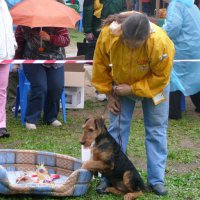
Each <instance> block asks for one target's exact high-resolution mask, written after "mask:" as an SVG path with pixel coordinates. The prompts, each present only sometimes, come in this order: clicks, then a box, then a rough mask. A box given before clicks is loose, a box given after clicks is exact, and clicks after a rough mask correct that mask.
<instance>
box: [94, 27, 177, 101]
mask: <svg viewBox="0 0 200 200" xmlns="http://www.w3.org/2000/svg"><path fill="white" fill-rule="evenodd" d="M173 58H174V45H173V43H172V41H171V40H170V39H169V38H168V36H167V34H166V32H165V31H164V30H162V29H161V28H159V27H158V26H156V25H155V24H152V23H151V34H150V36H149V38H148V39H147V41H146V43H145V44H144V45H143V46H142V47H140V48H138V49H134V50H131V49H129V48H128V47H126V46H125V45H124V43H123V42H122V40H121V38H120V36H116V35H114V34H113V32H112V31H111V29H110V28H109V26H106V27H104V28H103V29H102V31H101V33H100V35H99V38H98V40H97V44H96V49H95V54H94V63H93V71H92V84H93V85H94V87H95V88H96V89H97V90H98V91H99V92H100V93H109V92H110V91H111V90H112V86H113V84H123V83H124V84H128V85H131V87H132V92H133V95H135V96H139V97H146V98H153V97H155V96H157V95H158V94H159V93H161V92H163V89H164V88H165V87H166V86H167V85H168V83H169V81H170V73H171V69H172V64H173Z"/></svg>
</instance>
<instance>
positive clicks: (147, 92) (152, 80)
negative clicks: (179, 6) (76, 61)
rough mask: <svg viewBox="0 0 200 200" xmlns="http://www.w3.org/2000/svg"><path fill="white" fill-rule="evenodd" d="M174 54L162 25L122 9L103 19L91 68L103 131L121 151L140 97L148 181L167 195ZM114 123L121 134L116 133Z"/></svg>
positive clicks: (160, 192) (126, 140)
mask: <svg viewBox="0 0 200 200" xmlns="http://www.w3.org/2000/svg"><path fill="white" fill-rule="evenodd" d="M173 58H174V45H173V43H172V41H171V40H170V39H169V38H168V36H167V34H166V33H165V31H163V30H162V29H161V28H159V27H158V26H156V25H154V24H152V23H150V22H149V20H148V18H147V17H146V15H144V14H140V13H133V12H126V13H121V14H116V15H112V16H110V17H109V18H107V19H106V21H105V22H104V25H103V28H102V30H101V33H100V35H99V38H98V41H97V45H96V49H95V54H94V65H93V72H92V83H93V85H94V86H95V88H96V89H97V90H98V91H99V92H100V93H105V94H107V96H108V109H109V111H110V126H109V130H108V131H109V132H110V134H111V135H112V136H113V137H114V138H115V139H116V141H117V142H119V143H120V144H121V147H122V150H123V151H124V152H125V151H126V148H127V144H128V138H129V133H130V124H131V120H132V115H133V111H134V106H135V102H136V101H137V100H141V102H142V107H143V113H144V125H145V132H146V138H145V144H146V154H147V174H148V176H147V182H148V184H149V186H150V187H151V188H152V190H153V191H154V192H155V193H156V194H158V195H167V189H166V187H165V183H164V172H165V165H166V159H167V137H166V136H167V133H166V132H167V126H168V112H169V80H170V73H171V69H172V64H173ZM119 123H120V124H119ZM119 127H120V134H121V137H118V134H119V131H118V129H119Z"/></svg>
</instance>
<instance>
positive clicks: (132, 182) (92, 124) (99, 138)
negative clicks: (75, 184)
mask: <svg viewBox="0 0 200 200" xmlns="http://www.w3.org/2000/svg"><path fill="white" fill-rule="evenodd" d="M80 143H81V144H82V145H84V147H85V148H87V147H91V153H92V158H91V159H90V160H88V161H86V162H84V163H83V165H82V168H84V169H87V170H90V171H92V172H100V173H102V174H103V176H104V177H106V178H107V179H108V180H109V182H110V183H111V186H110V187H107V188H106V192H111V193H113V194H116V195H121V194H124V200H133V199H136V198H137V197H138V196H140V195H142V194H143V192H142V191H144V190H145V186H144V182H143V180H142V178H141V177H140V175H139V173H138V171H137V170H136V168H135V167H134V165H133V164H132V162H131V161H130V160H129V159H128V157H127V156H126V155H125V154H124V153H123V152H122V150H121V147H120V145H119V144H118V143H117V142H116V141H115V139H114V138H113V137H112V136H111V135H110V134H109V132H108V131H107V129H106V126H105V124H104V119H103V118H101V117H100V118H89V119H87V120H86V122H85V124H84V125H83V134H82V135H81V139H80Z"/></svg>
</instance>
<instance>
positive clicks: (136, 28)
mask: <svg viewBox="0 0 200 200" xmlns="http://www.w3.org/2000/svg"><path fill="white" fill-rule="evenodd" d="M149 33H150V22H149V20H148V18H147V16H146V15H145V14H140V13H133V14H130V15H129V16H128V17H127V18H126V19H125V20H124V22H123V23H122V34H123V38H124V39H127V40H131V39H133V40H141V41H143V40H146V38H147V37H148V35H149Z"/></svg>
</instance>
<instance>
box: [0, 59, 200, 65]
mask: <svg viewBox="0 0 200 200" xmlns="http://www.w3.org/2000/svg"><path fill="white" fill-rule="evenodd" d="M174 62H175V63H177V62H200V59H194V60H174ZM58 63H59V64H60V63H63V64H65V63H70V64H92V63H93V60H0V64H58Z"/></svg>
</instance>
